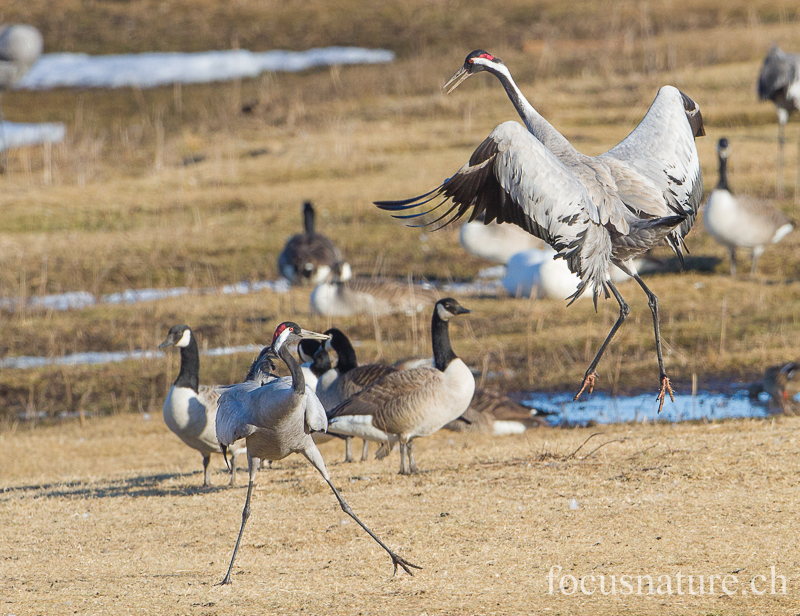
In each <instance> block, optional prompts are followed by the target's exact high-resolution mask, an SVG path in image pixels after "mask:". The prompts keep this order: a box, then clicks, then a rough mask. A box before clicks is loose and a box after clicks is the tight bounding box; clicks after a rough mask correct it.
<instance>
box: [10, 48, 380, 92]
mask: <svg viewBox="0 0 800 616" xmlns="http://www.w3.org/2000/svg"><path fill="white" fill-rule="evenodd" d="M392 60H394V53H393V52H391V51H389V50H386V49H363V48H360V47H324V48H319V49H309V50H307V51H264V52H252V51H247V50H244V49H234V50H230V51H205V52H199V53H178V52H173V53H161V52H151V53H139V54H124V55H108V56H89V55H87V54H81V53H51V54H45V55H43V56H42V57H41V58H40V59H39V61H38V62H37V63H36V64H35V65H34V66H33V68H32V69H31V71H30V72H29V73H28V74H27V75H26V76H25V77H24V78H23V79H21V80H20V81H19V82H18V83H17V84H16V86H15V87H16V88H25V89H29V90H48V89H50V88H59V87H61V88H65V87H66V88H75V87H81V88H122V87H126V86H133V87H139V88H152V87H154V86H160V85H166V84H171V83H177V82H180V83H206V82H209V81H225V80H229V79H239V78H244V77H257V76H258V75H260V74H261V73H263V72H265V71H274V72H279V71H280V72H297V71H303V70H306V69H309V68H315V67H320V66H332V65H338V64H377V63H383V62H391V61H392Z"/></svg>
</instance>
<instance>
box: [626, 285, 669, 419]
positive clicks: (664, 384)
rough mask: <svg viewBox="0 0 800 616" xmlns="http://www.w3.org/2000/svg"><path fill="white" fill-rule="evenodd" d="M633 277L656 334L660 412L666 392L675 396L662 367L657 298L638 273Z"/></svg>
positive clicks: (662, 356)
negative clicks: (645, 296)
mask: <svg viewBox="0 0 800 616" xmlns="http://www.w3.org/2000/svg"><path fill="white" fill-rule="evenodd" d="M633 279H634V280H635V281H636V282H638V283H639V286H640V287H642V289H643V290H644V292H645V293H646V294H647V303H648V304H649V305H650V312H652V313H653V331H654V332H655V334H656V356H657V357H658V371H659V378H660V379H661V390H660V391H659V392H658V396H657V397H656V400H659V401H660V402H659V405H658V412H659V413H660V412H661V409H662V408H663V407H664V400H665V399H666V394H667V393H669V398H670V400H672V401H673V402H675V397H674V396H673V395H672V385H671V384H670V382H669V378H668V377H667V371H666V370H665V369H664V355H663V353H662V351H661V323H660V322H659V318H658V298H657V297H656V294H655V293H653V292H652V291H651V290H650V289H648V288H647V285H646V284H645V283H644V280H642V279H641V277H640V276H639V274H635V275H634V276H633Z"/></svg>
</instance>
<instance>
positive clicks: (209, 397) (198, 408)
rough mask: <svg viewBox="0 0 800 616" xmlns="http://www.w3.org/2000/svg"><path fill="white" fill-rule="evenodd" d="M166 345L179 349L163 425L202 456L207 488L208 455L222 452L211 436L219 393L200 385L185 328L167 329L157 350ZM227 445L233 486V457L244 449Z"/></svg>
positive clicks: (197, 356) (195, 354) (193, 348)
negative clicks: (176, 369) (229, 453)
mask: <svg viewBox="0 0 800 616" xmlns="http://www.w3.org/2000/svg"><path fill="white" fill-rule="evenodd" d="M169 346H176V347H178V348H179V349H180V350H181V369H180V372H179V373H178V378H177V379H175V383H174V384H173V385H172V387H171V388H170V390H169V393H168V394H167V399H166V400H164V409H163V412H164V423H166V424H167V427H168V428H169V429H170V430H172V431H173V432H174V433H175V434H176V435H177V436H178V437H179V438H180V439H181V440H182V441H183V442H184V443H186V444H187V445H188V446H189V447H191V448H192V449H196V450H197V451H199V452H200V453H201V454H202V455H203V486H204V487H208V486H210V485H211V481H210V477H209V470H208V464H209V462H210V460H211V454H212V453H220V454H221V453H222V449H221V448H220V445H219V443H218V442H217V437H216V434H215V419H216V416H217V405H218V403H219V391H218V389H217V388H216V387H213V386H208V385H204V386H202V387H201V386H200V378H199V374H200V354H199V352H198V350H197V340H196V339H195V336H194V332H192V330H191V328H190V327H189V326H188V325H175V326H174V327H172V328H170V330H169V333H168V334H167V338H166V340H164V342H162V343H161V344H159V345H158V348H159V349H163V348H165V347H169ZM252 378H255V375H253V377H252ZM230 445H231V447H230V451H231V465H230V468H231V480H230V484H231V485H234V484H235V483H236V456H238V455H239V453H241V452H243V451H244V450H245V444H244V441H237V442H234V443H231V444H230ZM226 464H227V461H226Z"/></svg>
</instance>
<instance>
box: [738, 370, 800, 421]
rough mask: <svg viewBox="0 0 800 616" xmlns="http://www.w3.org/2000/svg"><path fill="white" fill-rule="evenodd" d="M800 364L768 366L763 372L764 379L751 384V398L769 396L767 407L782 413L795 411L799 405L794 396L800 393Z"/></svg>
mask: <svg viewBox="0 0 800 616" xmlns="http://www.w3.org/2000/svg"><path fill="white" fill-rule="evenodd" d="M799 376H800V363H798V362H795V361H791V362H788V363H786V364H779V365H777V366H770V367H769V368H767V369H766V371H765V372H764V378H763V379H762V380H760V381H758V382H757V383H753V384H752V385H751V386H750V388H749V394H750V397H751V398H758V395H759V394H760V393H761V392H765V393H767V394H768V395H769V405H770V406H771V407H773V408H777V409H781V410H782V411H784V412H791V411H796V410H798V409H799V408H800V404H799V403H798V402H797V401H796V400H795V399H794V396H795V395H797V393H798V392H800V378H797V377H799Z"/></svg>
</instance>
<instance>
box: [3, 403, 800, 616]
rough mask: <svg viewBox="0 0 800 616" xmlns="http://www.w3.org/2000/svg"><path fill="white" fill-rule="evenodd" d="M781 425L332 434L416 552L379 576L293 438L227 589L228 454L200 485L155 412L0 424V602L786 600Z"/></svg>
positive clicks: (347, 604) (791, 574)
mask: <svg viewBox="0 0 800 616" xmlns="http://www.w3.org/2000/svg"><path fill="white" fill-rule="evenodd" d="M797 429H798V420H797V419H795V418H775V419H774V420H770V421H762V420H745V421H728V422H722V423H716V422H714V423H711V424H680V425H662V424H658V425H634V426H608V427H605V428H604V429H602V430H601V431H600V432H601V434H599V435H596V436H594V437H593V438H591V439H590V440H589V441H588V442H587V443H586V444H585V446H584V447H583V448H582V449H580V450H579V451H578V452H577V453H576V454H575V455H570V454H572V453H573V452H575V451H576V450H577V449H578V448H579V446H580V445H581V444H582V443H584V442H585V441H586V440H587V438H589V437H590V436H591V435H592V434H594V433H595V432H597V431H598V430H597V429H596V428H595V429H576V430H555V431H553V430H533V431H530V432H529V433H528V434H527V435H526V436H518V437H508V438H498V439H491V438H484V437H475V436H469V435H465V434H449V433H439V434H437V435H435V436H433V437H431V438H428V439H423V440H421V441H419V443H418V445H417V457H418V461H419V463H420V466H421V469H422V474H420V475H418V476H414V477H411V478H404V477H400V476H398V475H397V474H396V471H397V468H396V467H397V466H398V464H397V462H398V460H397V454H396V453H395V454H393V455H392V456H391V457H390V458H389V459H388V460H385V461H383V462H375V461H370V462H367V463H357V464H354V465H345V464H342V463H340V462H339V460H340V459H341V455H342V452H341V444H337V443H331V444H328V445H325V446H324V447H323V448H322V451H323V455H325V457H326V458H327V459H328V463H329V468H330V471H331V474H332V477H333V480H334V482H335V483H336V484H337V485H338V486H340V487H341V489H342V493H343V495H344V497H345V498H346V499H347V500H348V501H349V502H350V504H351V505H352V507H353V508H354V510H355V511H356V513H357V514H358V515H360V516H361V517H362V519H363V520H364V521H365V522H366V523H367V524H368V525H371V526H372V528H373V529H374V530H375V531H376V532H377V533H378V534H379V535H380V536H381V537H383V538H385V540H386V541H387V542H388V544H389V545H390V546H392V547H394V548H396V549H397V550H398V551H399V552H400V553H401V554H403V555H404V556H406V557H407V558H408V559H409V560H411V561H412V562H415V563H418V564H420V565H421V566H423V567H424V569H423V570H422V571H420V572H418V573H417V574H416V575H415V576H414V577H413V578H410V577H407V576H405V575H398V576H397V577H395V578H392V577H391V564H390V562H389V559H388V558H387V557H386V555H385V554H384V553H383V552H382V550H381V549H380V548H379V547H378V546H376V545H375V544H374V543H372V542H371V540H370V539H369V538H368V537H366V535H365V534H364V533H363V532H361V531H360V529H358V528H356V526H355V524H354V523H352V522H349V521H348V518H347V517H346V516H345V514H343V513H342V512H341V511H340V510H339V509H338V507H337V506H336V502H335V500H334V498H333V495H332V494H331V493H330V491H329V490H328V488H327V486H326V485H325V484H324V483H323V482H322V480H321V478H320V477H319V476H318V475H317V474H316V471H314V470H313V469H312V468H311V467H310V465H308V464H307V463H306V462H305V460H303V459H302V458H299V457H291V458H287V459H286V460H284V461H282V462H280V463H278V464H277V465H276V468H275V469H273V470H268V471H262V472H261V473H260V474H259V476H258V489H257V490H256V491H255V493H254V497H253V498H254V500H253V512H252V515H251V518H250V521H249V523H248V527H247V529H246V531H245V536H244V541H243V547H242V550H241V552H240V556H239V559H238V562H237V565H236V568H235V574H234V576H233V585H232V586H231V587H225V588H223V587H220V586H215V584H216V583H217V582H219V581H220V580H221V579H222V576H223V575H224V572H225V570H226V568H227V565H228V561H229V558H230V554H231V550H232V548H233V543H234V541H235V538H236V532H237V530H238V526H239V523H240V519H241V518H240V512H241V507H242V505H243V503H244V496H245V490H244V488H243V487H241V482H242V481H244V477H245V474H244V473H240V474H239V481H240V487H238V488H236V489H228V488H227V487H226V486H225V483H226V481H227V479H226V477H225V475H224V474H223V471H222V462H221V460H220V459H219V458H215V459H214V461H213V462H212V466H213V468H214V469H215V472H214V474H213V475H212V481H213V482H214V484H215V487H214V488H212V489H210V490H207V491H204V490H202V489H200V488H199V487H198V486H199V484H200V483H201V473H200V457H199V456H198V455H197V454H196V453H195V452H192V451H190V450H189V449H187V448H186V447H184V446H183V445H182V444H181V443H180V442H179V441H178V439H177V438H176V437H175V436H174V435H172V434H171V433H169V432H168V431H167V429H166V428H165V427H164V425H163V423H162V422H161V421H160V418H158V417H153V418H152V419H151V420H149V421H144V420H143V419H142V417H141V416H139V415H138V414H133V415H126V416H121V417H115V418H103V419H98V420H88V421H87V424H86V427H85V428H83V429H81V428H80V427H79V426H78V425H75V424H73V425H63V426H59V427H52V428H37V429H35V430H30V429H27V428H22V427H20V428H19V429H18V430H17V431H16V432H14V433H5V434H3V435H1V436H0V463H2V466H3V469H4V485H5V490H4V492H3V493H2V499H3V500H4V502H3V506H2V508H0V520H1V521H2V526H3V528H5V529H6V532H4V533H3V534H2V539H0V548H2V553H3V558H2V559H1V560H0V579H2V585H3V593H2V599H0V602H2V610H3V613H13V614H43V613H44V614H66V613H79V614H100V613H104V614H121V613H131V612H133V613H149V614H176V613H180V614H184V613H185V614H207V615H212V614H229V613H267V614H286V613H300V612H304V613H311V614H354V613H369V614H422V613H428V614H434V613H435V614H519V613H550V612H552V613H555V614H571V615H579V614H603V615H605V614H666V613H669V614H725V615H728V614H730V615H732V614H783V613H787V614H788V613H793V608H795V607H796V605H797V601H796V593H797V589H798V584H800V576H798V574H797V558H796V554H797V551H798V545H797V532H796V530H797V529H796V525H797V524H796V521H795V517H796V516H795V515H794V512H795V509H796V492H797V485H796V484H797V481H796V477H797V474H798V472H800V466H798V461H797V456H796V455H794V452H795V451H796V449H797V437H796V432H797ZM601 445H604V446H602V447H600V448H599V449H598V447H599V446H601ZM31 454H34V455H31ZM572 499H575V501H576V504H577V508H570V501H571V500H572ZM573 506H574V505H573ZM555 565H557V566H560V567H562V572H561V574H572V575H575V576H588V575H595V576H600V575H606V576H611V575H616V576H618V577H619V576H621V575H631V576H634V579H635V576H637V575H652V576H654V577H656V579H657V576H659V575H671V576H673V579H674V576H676V575H677V573H678V572H681V573H682V575H684V576H686V575H693V576H695V579H697V578H696V576H698V575H704V576H708V575H720V576H724V575H735V576H736V577H737V579H738V580H739V586H738V587H737V588H738V589H742V588H743V589H745V590H748V591H749V589H750V586H749V584H750V581H751V580H752V579H754V578H755V576H757V575H764V574H766V575H767V576H768V578H769V575H770V567H772V566H774V567H775V570H776V573H777V574H780V575H784V576H786V578H787V594H785V595H783V594H774V595H771V594H770V593H767V594H765V595H763V596H753V595H752V594H747V595H743V594H742V593H741V592H737V593H736V594H734V595H732V596H725V595H724V594H723V593H722V592H720V590H719V582H717V590H716V592H714V593H713V594H710V593H708V590H707V587H706V593H705V594H703V595H696V596H691V595H689V594H688V593H687V589H686V586H685V585H684V586H683V593H684V594H682V595H677V588H676V587H675V588H673V592H674V593H675V594H673V595H672V596H669V597H665V596H658V595H651V596H642V597H637V596H623V595H620V594H617V595H615V596H605V597H604V596H601V595H600V593H599V592H598V593H596V595H595V596H592V597H587V596H577V595H576V596H564V595H562V594H561V593H560V592H559V590H558V581H556V587H555V589H554V590H555V593H554V594H553V595H550V594H549V585H548V579H547V575H548V572H549V570H550V568H551V567H552V566H555ZM557 579H558V578H557ZM607 579H608V578H607ZM588 581H589V583H590V584H591V581H590V580H588ZM596 583H599V582H596ZM673 583H674V582H673ZM757 583H758V584H760V583H761V582H760V580H757ZM684 584H685V582H684ZM589 588H591V586H589ZM619 588H621V587H619V586H618V589H619ZM757 588H759V587H757ZM695 589H696V587H695Z"/></svg>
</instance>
